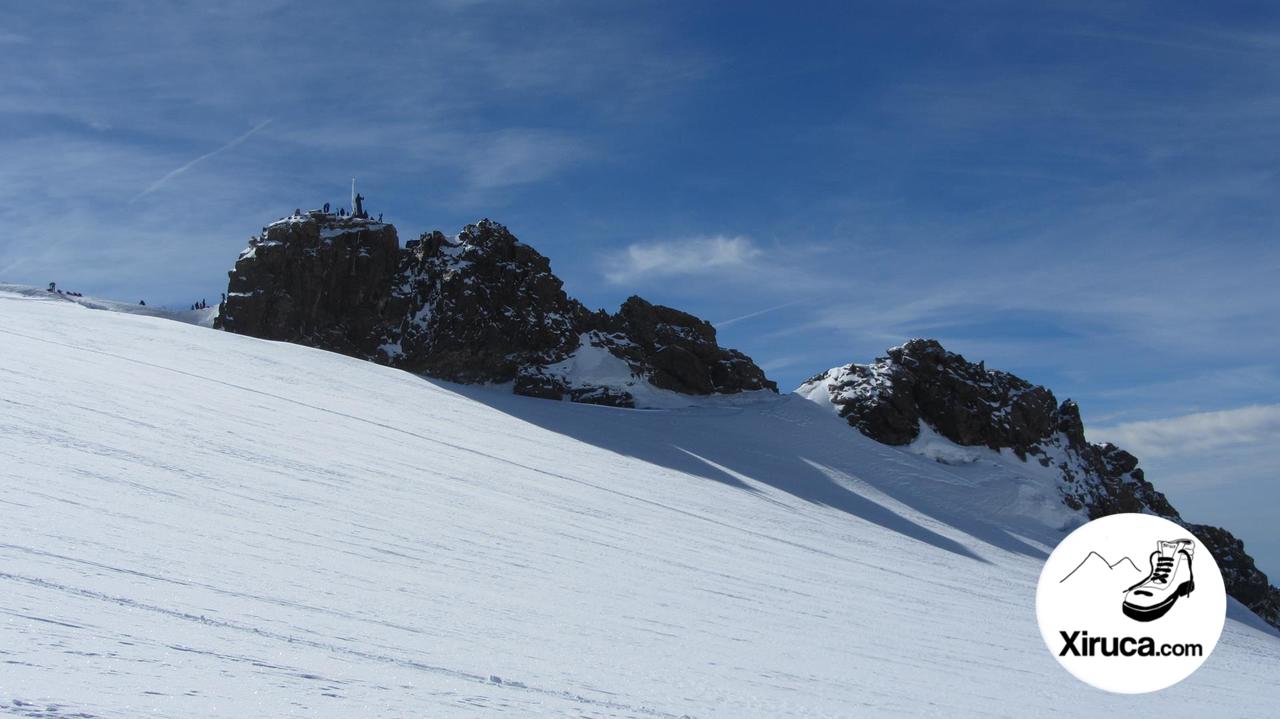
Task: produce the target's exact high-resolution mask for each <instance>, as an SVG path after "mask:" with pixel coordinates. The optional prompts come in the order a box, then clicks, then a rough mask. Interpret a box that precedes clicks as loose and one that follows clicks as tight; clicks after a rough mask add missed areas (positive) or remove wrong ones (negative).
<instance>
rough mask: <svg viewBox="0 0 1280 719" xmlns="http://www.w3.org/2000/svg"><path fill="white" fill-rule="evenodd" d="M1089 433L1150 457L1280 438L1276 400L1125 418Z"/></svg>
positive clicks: (1230, 446) (1238, 445) (1270, 443)
mask: <svg viewBox="0 0 1280 719" xmlns="http://www.w3.org/2000/svg"><path fill="white" fill-rule="evenodd" d="M1089 434H1090V435H1091V438H1101V439H1106V440H1107V441H1111V442H1114V443H1115V444H1118V445H1120V446H1121V447H1124V448H1125V449H1129V450H1132V451H1133V452H1134V453H1135V454H1138V455H1139V456H1142V457H1150V458H1163V457H1174V456H1183V455H1197V454H1203V453H1205V452H1211V451H1214V450H1221V449H1227V448H1233V447H1241V446H1247V445H1264V444H1265V445H1272V444H1274V443H1275V442H1276V441H1277V440H1280V404H1266V405H1252V406H1248V407H1238V408H1236V409H1228V410H1220V411H1214V412H1196V413H1193V414H1187V415H1182V416H1178V417H1169V418H1165V419H1155V420H1145V421H1140V422H1126V423H1123V424H1118V425H1114V426H1112V427H1098V428H1096V429H1092V430H1090V432H1089Z"/></svg>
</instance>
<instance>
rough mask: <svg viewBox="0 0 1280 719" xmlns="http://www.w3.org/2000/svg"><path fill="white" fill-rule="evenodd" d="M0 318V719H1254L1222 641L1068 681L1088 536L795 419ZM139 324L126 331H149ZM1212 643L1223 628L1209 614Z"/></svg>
mask: <svg viewBox="0 0 1280 719" xmlns="http://www.w3.org/2000/svg"><path fill="white" fill-rule="evenodd" d="M87 307H99V308H100V307H108V308H109V309H116V310H121V311H124V310H128V309H129V308H127V307H124V306H120V307H115V306H111V305H108V304H104V303H100V302H97V301H92V300H91V299H90V298H85V301H84V302H66V301H58V300H55V299H54V298H48V297H41V296H40V295H39V293H31V292H28V293H26V294H21V295H20V294H14V293H6V292H3V291H0V711H3V712H5V713H9V714H12V715H16V716H24V717H50V718H54V717H58V718H61V717H103V718H107V717H132V716H137V715H140V714H147V715H152V716H172V717H214V716H229V715H230V716H272V717H284V716H289V717H329V716H332V717H349V716H463V717H465V716H495V715H507V716H574V717H682V716H689V717H714V716H722V717H821V716H886V715H888V716H948V717H950V716H1007V717H1024V716H1096V715H1103V714H1132V715H1150V714H1155V713H1158V714H1159V715H1161V716H1168V717H1178V716H1204V715H1206V714H1209V715H1213V716H1266V715H1270V714H1272V713H1273V712H1274V707H1275V706H1276V705H1277V703H1278V700H1280V689H1277V687H1276V685H1275V682H1274V680H1273V677H1274V674H1275V670H1276V668H1277V667H1278V666H1280V664H1278V662H1277V658H1280V639H1277V638H1276V636H1275V635H1274V634H1273V633H1269V632H1264V631H1260V630H1259V629H1258V628H1256V626H1254V625H1256V622H1252V623H1249V622H1241V621H1234V620H1232V621H1228V623H1227V629H1226V631H1225V632H1224V635H1223V638H1222V641H1221V642H1220V643H1219V645H1218V648H1217V650H1216V651H1215V652H1214V654H1213V655H1212V656H1211V657H1210V658H1209V660H1208V661H1207V662H1206V664H1205V666H1204V667H1202V668H1201V670H1200V671H1199V672H1197V673H1196V674H1195V675H1193V676H1192V677H1191V678H1190V679H1188V680H1187V681H1185V682H1183V683H1182V684H1179V685H1178V686H1176V687H1174V688H1172V689H1170V690H1167V691H1165V692H1161V693H1159V694H1156V695H1146V696H1135V697H1127V696H1114V695H1107V694H1103V693H1101V692H1098V691H1096V690H1093V689H1091V688H1090V687H1087V686H1085V685H1083V684H1080V683H1079V682H1076V681H1075V680H1074V679H1072V678H1071V677H1070V676H1069V675H1067V674H1066V673H1065V671H1064V670H1062V669H1061V668H1060V667H1059V666H1058V665H1057V663H1056V662H1055V661H1054V659H1053V658H1052V657H1051V656H1050V655H1049V652H1048V651H1047V650H1046V649H1045V647H1044V646H1043V644H1042V642H1041V640H1040V636H1039V632H1038V630H1037V629H1036V626H1035V616H1034V615H1035V611H1034V588H1035V582H1036V579H1037V577H1038V573H1039V568H1040V566H1041V563H1042V561H1043V557H1044V555H1045V553H1046V552H1047V551H1048V549H1049V548H1050V547H1052V546H1053V544H1055V543H1056V541H1057V540H1058V539H1060V538H1061V536H1062V533H1063V531H1064V529H1065V528H1067V527H1069V526H1071V525H1072V524H1073V523H1075V522H1078V521H1079V518H1078V517H1076V516H1074V515H1072V514H1071V513H1070V512H1068V511H1067V510H1066V509H1065V508H1063V507H1061V505H1060V503H1058V502H1057V499H1056V497H1054V496H1052V494H1051V493H1049V492H1047V491H1045V489H1044V487H1045V484H1044V483H1043V482H1040V481H1038V480H1037V479H1036V477H1035V472H1034V471H1030V470H1029V471H1026V472H1024V471H1021V470H1020V468H1019V467H1016V466H1011V465H1009V464H1008V463H1007V462H1004V461H990V460H987V459H983V458H982V457H979V458H978V459H976V460H975V461H974V462H972V463H966V464H964V465H963V466H952V465H944V464H939V463H937V462H934V461H932V460H931V459H929V458H928V457H922V456H919V455H917V454H915V453H912V452H910V451H906V450H901V449H895V448H890V447H884V446H881V445H878V444H876V443H874V442H871V441H870V440H866V439H865V438H862V437H861V436H860V435H858V434H857V433H855V432H853V431H852V430H850V429H849V428H848V427H847V426H846V425H844V423H843V422H842V421H840V420H839V419H838V418H836V417H834V416H832V414H831V413H830V412H828V411H824V410H823V409H822V408H821V407H818V406H817V405H814V404H813V403H810V402H808V401H805V400H803V399H800V398H797V397H785V396H784V397H780V398H776V399H768V400H764V401H760V402H754V403H747V404H741V405H736V406H715V407H696V408H688V409H672V410H661V411H634V410H619V409H613V408H603V407H591V406H581V405H571V404H566V403H556V402H548V401H545V400H534V399H527V398H521V397H515V396H511V395H509V394H503V393H501V392H500V391H495V390H492V389H485V388H474V387H461V386H456V385H450V384H448V383H442V382H435V381H429V380H425V379H422V378H419V377H415V376H413V375H409V374H406V373H403V372H399V371H396V370H391V369H388V368H384V367H379V366H376V365H372V364H369V363H364V362H359V361H356V360H352V359H349V358H345V357H341V356H338V355H334V354H330V353H326V352H321V351H318V350H313V349H309V348H305V347H298V346H294V345H288V344H282V343H275V342H266V341H261V340H256V339H251V338H246V337H239V336H235V335H229V334H225V333H221V332H214V331H210V330H207V329H203V328H200V327H195V326H190V325H184V324H181V323H179V322H174V321H172V320H171V319H165V318H162V317H155V316H147V315H146V314H122V313H121V312H120V311H117V312H109V311H107V312H104V311H97V310H91V309H86V308H87ZM147 314H150V313H147ZM1233 611H1234V614H1233V616H1236V617H1239V616H1240V610H1239V608H1238V607H1236V608H1234V610H1233Z"/></svg>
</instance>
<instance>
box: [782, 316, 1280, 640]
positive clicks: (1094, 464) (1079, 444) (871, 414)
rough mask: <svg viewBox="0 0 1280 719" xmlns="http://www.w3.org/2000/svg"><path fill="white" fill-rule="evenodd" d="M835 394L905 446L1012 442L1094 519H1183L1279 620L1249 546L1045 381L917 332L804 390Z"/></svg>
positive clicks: (1226, 575)
mask: <svg viewBox="0 0 1280 719" xmlns="http://www.w3.org/2000/svg"><path fill="white" fill-rule="evenodd" d="M797 391H798V392H799V393H800V394H803V395H806V396H809V397H810V398H815V395H817V396H821V397H823V398H825V399H826V400H828V401H830V402H831V404H832V405H833V406H834V407H835V409H836V411H837V413H838V414H839V415H840V416H841V417H843V418H844V419H845V420H846V421H848V422H849V424H850V425H852V426H853V427H855V428H856V429H857V430H858V431H860V432H862V433H863V434H864V435H866V436H868V437H870V438H872V439H874V440H876V441H878V442H882V443H884V444H891V445H905V444H909V443H911V442H912V441H913V440H915V439H916V437H917V436H919V433H920V426H921V424H922V423H924V424H927V425H929V426H930V427H932V428H933V430H934V431H936V432H937V433H938V434H941V435H942V436H944V437H946V438H947V439H949V440H951V441H952V442H955V443H956V444H960V445H966V446H985V447H989V448H991V449H994V450H1001V449H1009V450H1011V451H1012V452H1014V453H1015V454H1016V455H1017V456H1018V457H1019V458H1021V459H1022V460H1023V461H1034V462H1038V463H1039V464H1041V465H1042V466H1044V467H1053V468H1055V469H1056V470H1057V471H1058V473H1059V474H1060V476H1061V478H1062V482H1061V483H1060V484H1059V491H1060V493H1061V496H1062V501H1063V502H1064V503H1065V504H1066V505H1067V506H1068V507H1070V508H1072V509H1075V510H1078V511H1083V512H1084V513H1086V514H1087V516H1088V517H1089V518H1090V519H1096V518H1098V517H1102V516H1106V515H1109V514H1118V513H1121V512H1147V513H1150V514H1156V515H1159V516H1161V517H1165V518H1166V519H1169V520H1172V521H1174V522H1178V523H1179V524H1182V525H1183V526H1184V527H1186V528H1187V530H1188V531H1190V532H1191V533H1192V534H1194V535H1196V537H1197V538H1198V539H1199V540H1200V541H1201V542H1203V543H1204V544H1205V546H1206V547H1208V548H1209V551H1210V552H1211V553H1212V554H1213V556H1214V559H1215V560H1216V561H1217V562H1218V566H1219V567H1220V568H1221V569H1222V576H1223V580H1224V581H1225V583H1226V587H1227V593H1228V594H1230V595H1231V596H1233V597H1235V598H1236V599H1237V600H1239V601H1240V602H1241V603H1242V604H1244V605H1245V606H1247V607H1249V608H1250V609H1251V610H1253V611H1254V612H1255V613H1257V614H1258V616H1260V617H1262V618H1263V619H1265V620H1266V621H1268V622H1270V623H1271V624H1273V625H1275V626H1277V627H1280V589H1277V588H1276V587H1274V586H1271V584H1270V583H1269V582H1268V581H1267V576H1266V575H1265V574H1264V573H1262V572H1261V571H1260V570H1259V569H1258V568H1257V567H1256V566H1255V565H1254V561H1253V559H1252V558H1251V557H1250V556H1249V555H1248V554H1246V553H1245V551H1244V544H1243V542H1241V541H1240V540H1238V539H1236V538H1235V537H1234V536H1233V535H1232V534H1231V533H1230V532H1228V531H1227V530H1225V529H1222V528H1219V527H1212V526H1208V525H1202V524H1192V523H1189V522H1186V521H1185V520H1183V518H1182V516H1181V515H1180V514H1179V513H1178V511H1177V510H1176V509H1174V508H1173V506H1172V505H1171V504H1170V503H1169V501H1168V499H1166V498H1165V496H1164V494H1162V493H1161V492H1159V491H1158V490H1157V489H1156V488H1155V487H1154V486H1153V485H1152V484H1151V483H1150V482H1149V481H1147V479H1146V476H1145V474H1144V473H1143V471H1142V468H1140V467H1139V466H1138V458H1137V457H1134V456H1133V455H1132V454H1130V453H1128V452H1126V451H1124V450H1123V449H1120V448H1119V447H1117V446H1115V445H1113V444H1110V443H1103V444H1094V443H1091V442H1089V441H1088V440H1087V439H1086V437H1085V431H1084V422H1083V420H1082V419H1081V417H1080V408H1079V407H1078V406H1077V405H1076V403H1075V402H1073V401H1071V400H1066V401H1064V402H1062V403H1061V404H1059V403H1058V401H1057V399H1056V398H1055V397H1054V395H1053V393H1052V392H1050V391H1049V390H1048V389H1046V388H1044V387H1041V386H1038V385H1033V384H1031V383H1029V382H1027V381H1026V380H1024V379H1022V378H1020V377H1017V376H1015V375H1012V374H1009V373H1007V372H1000V371H998V370H988V369H987V368H986V366H985V365H984V364H983V363H981V362H979V363H976V364H975V363H972V362H969V361H968V360H966V359H965V358H964V357H962V356H960V355H958V354H955V353H953V352H948V351H947V350H946V349H944V348H943V347H942V345H941V344H939V343H938V342H937V341H936V340H928V339H914V340H911V341H909V342H907V343H906V344H904V345H902V346H900V347H894V348H892V349H890V350H889V351H888V353H887V354H886V355H885V356H884V357H880V358H878V359H877V360H876V361H875V362H872V363H870V364H865V365H861V364H851V365H846V366H844V367H836V368H833V369H831V370H828V371H826V372H824V373H822V374H820V375H817V376H815V377H812V378H810V379H809V380H808V381H806V382H805V384H804V385H802V386H801V387H800V389H799V390H797Z"/></svg>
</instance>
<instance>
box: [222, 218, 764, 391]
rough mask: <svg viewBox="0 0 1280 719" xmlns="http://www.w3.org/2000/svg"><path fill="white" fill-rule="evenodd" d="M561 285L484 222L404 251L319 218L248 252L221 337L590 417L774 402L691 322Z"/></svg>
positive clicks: (287, 226)
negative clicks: (268, 342)
mask: <svg viewBox="0 0 1280 719" xmlns="http://www.w3.org/2000/svg"><path fill="white" fill-rule="evenodd" d="M562 285H563V283H562V282H561V281H560V278H558V277H556V276H555V274H554V273H552V271H551V263H550V261H549V260H548V259H547V258H546V257H544V256H542V255H541V254H539V253H538V251H537V250H535V249H533V248H532V247H530V246H529V245H527V244H525V243H523V242H520V241H519V240H518V239H516V237H515V236H514V235H512V234H511V232H510V231H508V230H507V228H505V227H503V226H502V225H500V224H498V223H496V222H493V221H491V220H481V221H480V222H477V223H475V224H472V225H467V226H466V227H464V228H463V229H462V231H461V232H460V233H458V235H457V236H455V237H453V238H446V237H445V236H444V234H442V233H441V232H439V231H435V232H428V233H425V234H423V235H422V236H421V237H420V238H419V239H417V240H411V241H409V242H407V243H405V247H404V248H403V249H402V248H401V247H400V244H399V240H398V236H397V233H396V229H395V228H394V227H393V226H391V225H388V224H383V223H381V222H375V221H372V220H370V219H368V218H365V217H349V216H337V215H333V214H330V213H327V212H322V211H319V210H313V211H310V212H306V213H301V212H298V213H295V214H294V215H292V216H290V217H286V218H284V219H281V220H278V221H276V222H273V223H271V224H270V225H268V226H267V227H264V228H263V231H262V233H261V234H260V235H258V236H256V237H254V238H252V239H251V240H250V244H249V247H248V249H246V250H245V251H244V252H243V253H241V254H240V257H239V258H238V259H237V261H236V265H235V268H234V269H233V270H232V271H231V273H230V283H229V285H228V290H227V298H226V301H225V302H224V303H223V307H222V309H221V313H220V316H219V319H218V326H219V327H221V328H223V329H227V330H230V331H232V332H237V333H240V334H247V335H251V336H254V337H261V338H265V339H279V340H288V341H291V342H298V343H300V344H306V345H310V346H313V347H320V348H323V349H329V350H333V351H337V352H342V353H344V354H349V355H352V356H355V357H360V358H363V359H369V360H373V361H376V362H380V363H384V364H389V365H391V366H394V367H400V368H402V369H407V370H410V371H413V372H418V373H422V374H427V375H430V376H432V377H437V378H441V379H447V380H453V381H458V382H467V383H511V385H512V388H513V390H514V391H515V393H516V394H523V395H529V396H535V397H544V398H552V399H561V398H566V399H570V400H573V401H575V402H587V403H592V404H607V405H613V406H621V407H633V406H637V404H639V405H640V406H650V404H651V403H653V402H656V403H657V406H669V405H671V404H673V403H682V402H683V403H685V404H687V403H688V402H687V401H686V398H683V396H684V395H689V396H704V395H711V394H734V393H738V392H744V391H761V390H765V391H770V392H773V391H776V390H777V386H776V385H775V384H774V383H772V382H770V381H769V380H768V379H767V378H766V377H765V375H764V372H763V371H762V370H761V369H760V368H759V367H756V365H755V364H754V363H753V362H752V361H751V360H750V358H748V357H747V356H746V355H744V354H742V353H741V352H737V351H735V350H731V349H725V348H722V347H720V346H719V345H718V344H717V343H716V332H715V328H713V327H712V326H711V325H710V324H709V323H707V322H704V321H702V320H700V319H698V318H697V317H694V316H692V315H689V314H687V313H684V312H680V311H678V310H674V309H671V308H669V307H662V306H659V305H652V304H650V303H648V302H646V301H644V300H643V299H641V298H639V297H632V298H631V299H629V300H627V301H626V302H625V303H624V304H623V305H622V307H621V309H620V310H619V311H618V312H617V313H615V314H609V313H606V312H604V311H599V312H591V311H589V310H587V309H586V307H584V306H583V305H582V303H580V302H578V301H577V300H575V299H573V298H571V297H569V296H568V295H566V294H565V292H564V289H563V287H562Z"/></svg>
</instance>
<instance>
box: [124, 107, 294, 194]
mask: <svg viewBox="0 0 1280 719" xmlns="http://www.w3.org/2000/svg"><path fill="white" fill-rule="evenodd" d="M270 124H271V119H267V120H264V121H262V122H260V123H258V124H257V125H254V126H253V128H251V129H250V130H249V131H248V132H246V133H244V134H242V135H240V136H238V137H236V138H235V139H233V140H231V141H230V142H227V143H226V144H224V145H222V146H221V147H219V148H217V149H216V150H212V151H210V152H206V153H205V154H203V155H201V156H199V157H197V158H195V159H194V160H191V161H189V162H187V163H185V164H183V165H182V166H181V167H178V168H177V169H175V170H171V171H170V172H168V173H166V174H165V175H164V176H163V177H161V178H160V179H158V180H156V181H155V182H153V183H151V184H150V185H148V186H147V188H146V189H145V190H143V191H142V192H139V193H138V194H137V195H134V197H133V199H132V200H129V203H130V204H132V203H134V202H137V201H138V200H141V199H142V198H144V197H146V196H147V195H150V194H151V193H153V192H155V191H156V190H158V189H160V188H161V187H164V185H165V184H166V183H167V182H169V181H170V180H172V179H173V178H175V177H177V176H178V175H181V174H182V173H184V172H187V171H188V170H190V169H191V168H193V167H195V166H196V165H199V164H200V163H202V162H204V161H205V160H208V159H209V158H211V157H216V156H218V155H221V154H222V153H224V152H226V151H228V150H231V149H233V148H235V147H236V146H237V145H240V144H241V143H243V142H244V141H245V140H248V139H249V138H250V137H253V136H254V135H255V134H257V133H258V131H259V130H261V129H262V128H264V127H266V126H267V125H270Z"/></svg>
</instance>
